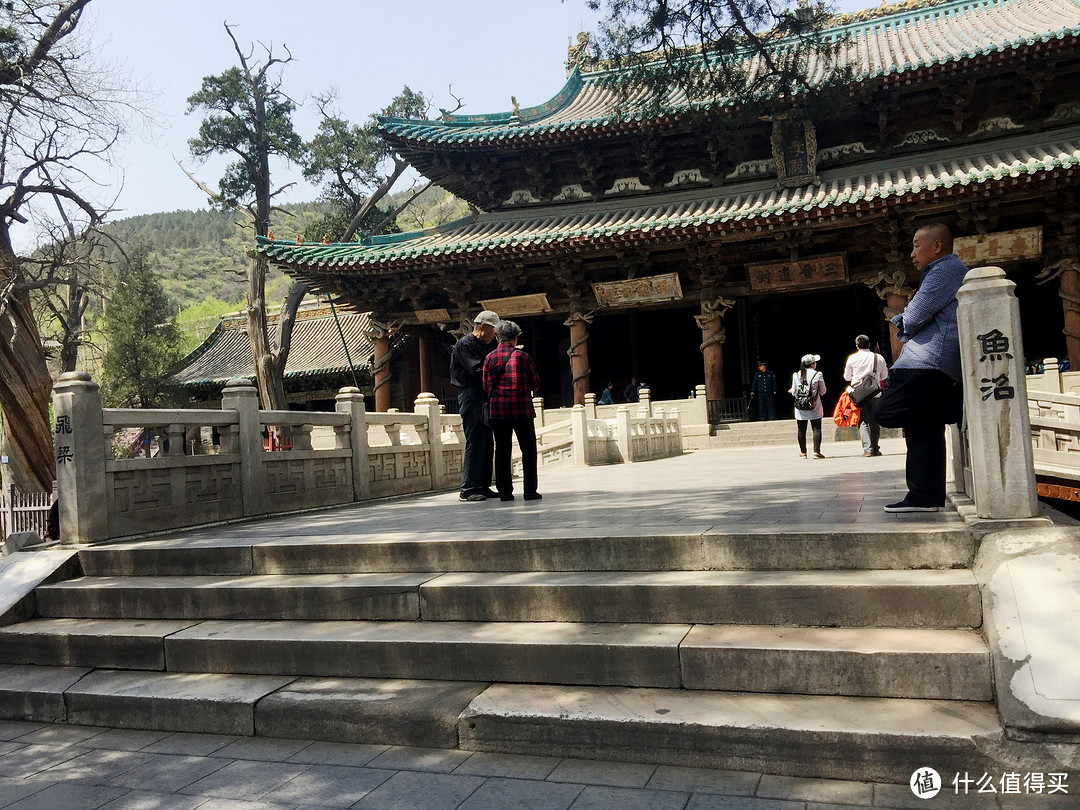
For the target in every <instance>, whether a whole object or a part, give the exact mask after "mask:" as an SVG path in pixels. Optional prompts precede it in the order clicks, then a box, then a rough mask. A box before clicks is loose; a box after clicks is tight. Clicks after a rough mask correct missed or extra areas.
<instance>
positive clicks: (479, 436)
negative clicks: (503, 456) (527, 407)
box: [458, 388, 492, 495]
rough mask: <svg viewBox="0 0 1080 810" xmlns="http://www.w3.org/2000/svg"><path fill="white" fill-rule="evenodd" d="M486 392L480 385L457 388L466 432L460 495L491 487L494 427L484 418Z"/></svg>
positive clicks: (462, 426)
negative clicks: (477, 386)
mask: <svg viewBox="0 0 1080 810" xmlns="http://www.w3.org/2000/svg"><path fill="white" fill-rule="evenodd" d="M483 411H484V392H483V391H482V390H481V389H479V388H462V389H461V390H460V391H458V413H460V414H461V428H462V431H463V432H464V433H465V453H464V456H463V458H462V460H461V494H462V495H472V494H473V493H474V492H478V491H479V490H482V489H487V488H488V487H490V486H491V450H492V441H491V428H489V427H488V426H487V425H485V424H484V423H483V421H482V417H483Z"/></svg>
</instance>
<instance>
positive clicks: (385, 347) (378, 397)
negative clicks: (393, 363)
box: [367, 320, 394, 413]
mask: <svg viewBox="0 0 1080 810" xmlns="http://www.w3.org/2000/svg"><path fill="white" fill-rule="evenodd" d="M393 331H394V330H393V328H392V327H391V326H390V325H389V324H384V323H379V322H378V321H375V320H372V321H371V322H370V326H369V327H368V330H367V336H368V339H369V340H371V346H372V349H373V357H372V361H371V374H372V376H373V377H374V378H375V410H376V411H377V412H379V413H386V412H387V411H388V410H390V376H391V374H390V335H391V334H393Z"/></svg>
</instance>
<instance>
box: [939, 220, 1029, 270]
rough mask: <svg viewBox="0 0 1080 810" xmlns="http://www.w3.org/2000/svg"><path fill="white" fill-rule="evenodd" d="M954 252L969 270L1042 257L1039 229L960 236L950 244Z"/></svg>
mask: <svg viewBox="0 0 1080 810" xmlns="http://www.w3.org/2000/svg"><path fill="white" fill-rule="evenodd" d="M953 252H954V253H956V255H957V256H959V257H960V261H962V262H963V263H964V264H966V265H967V266H968V267H978V266H980V265H984V264H997V263H999V262H1008V261H1020V260H1021V259H1037V258H1038V257H1039V256H1042V227H1041V226H1038V227H1035V228H1020V229H1019V230H1015V231H1000V232H999V233H988V234H986V236H961V237H958V238H957V239H955V240H954V241H953Z"/></svg>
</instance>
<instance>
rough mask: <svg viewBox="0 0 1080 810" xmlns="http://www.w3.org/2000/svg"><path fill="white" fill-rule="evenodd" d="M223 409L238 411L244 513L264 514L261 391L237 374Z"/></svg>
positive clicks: (225, 394)
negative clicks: (260, 415) (260, 422)
mask: <svg viewBox="0 0 1080 810" xmlns="http://www.w3.org/2000/svg"><path fill="white" fill-rule="evenodd" d="M221 410H223V411H236V415H237V420H236V421H237V441H236V447H235V448H234V450H235V451H236V452H238V453H239V454H240V487H241V489H240V491H241V493H242V497H243V501H244V516H245V517H246V516H248V515H261V514H262V513H263V511H264V510H263V490H264V489H265V487H264V484H265V474H264V472H263V459H262V454H263V442H262V429H261V427H260V425H259V391H258V389H256V388H255V386H254V384H253V383H252V382H251V381H250V380H245V379H244V378H243V377H234V378H233V379H231V380H229V381H228V382H227V383H226V384H225V390H223V391H222V392H221Z"/></svg>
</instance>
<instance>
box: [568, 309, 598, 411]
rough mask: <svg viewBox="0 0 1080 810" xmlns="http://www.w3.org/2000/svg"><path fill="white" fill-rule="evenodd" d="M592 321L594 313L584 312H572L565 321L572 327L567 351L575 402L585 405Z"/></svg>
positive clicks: (587, 388) (588, 388) (587, 389)
mask: <svg viewBox="0 0 1080 810" xmlns="http://www.w3.org/2000/svg"><path fill="white" fill-rule="evenodd" d="M591 321H592V315H591V314H590V315H586V314H585V313H582V312H576V311H575V312H572V313H570V317H569V318H567V319H566V321H565V322H564V324H563V325H564V326H569V327H570V348H569V349H567V350H566V353H567V354H568V355H569V356H570V376H571V379H572V380H573V386H574V404H575V405H584V404H585V395H586V394H587V393H589V390H590V386H589V371H590V369H589V331H588V324H589V323H590V322H591Z"/></svg>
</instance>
